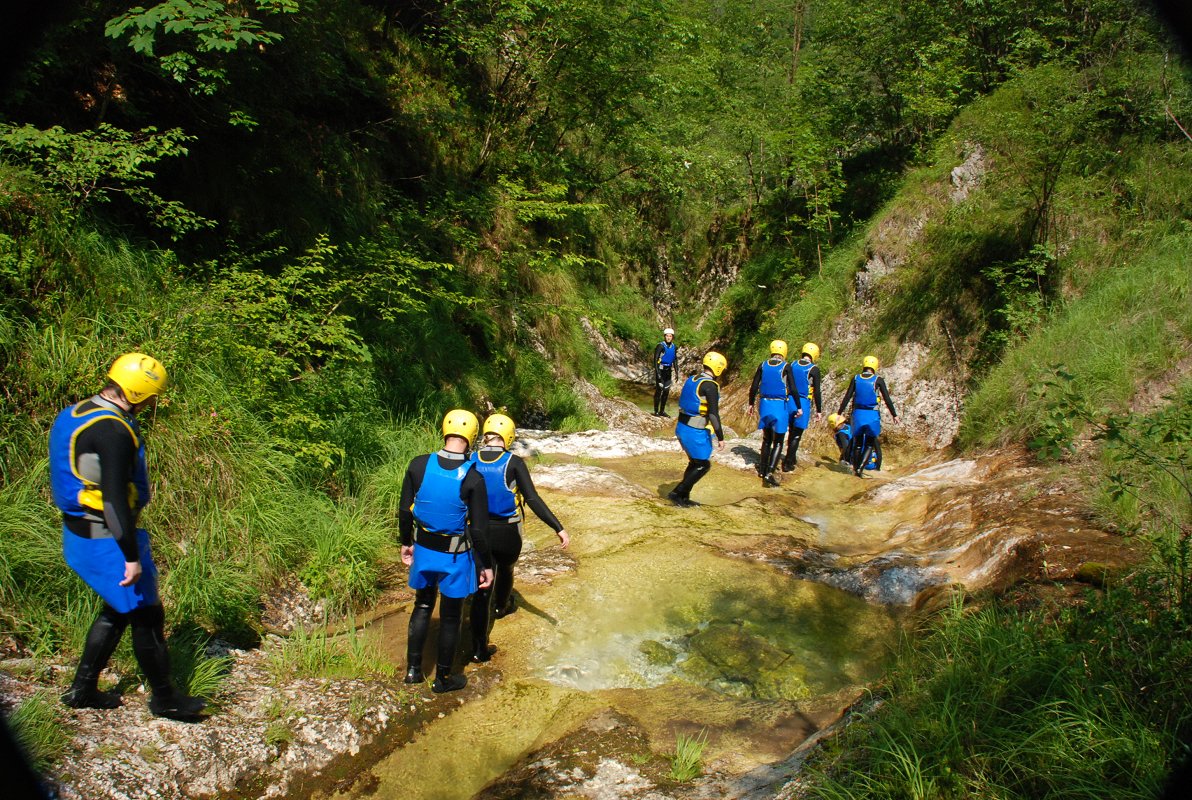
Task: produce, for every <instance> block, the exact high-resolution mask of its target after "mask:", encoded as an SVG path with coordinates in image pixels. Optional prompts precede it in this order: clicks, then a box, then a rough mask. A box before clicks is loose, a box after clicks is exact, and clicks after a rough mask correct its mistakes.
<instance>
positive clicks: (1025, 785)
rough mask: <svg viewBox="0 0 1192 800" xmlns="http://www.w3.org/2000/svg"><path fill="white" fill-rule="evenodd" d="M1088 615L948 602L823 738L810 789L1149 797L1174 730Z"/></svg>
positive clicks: (828, 794)
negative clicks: (857, 713)
mask: <svg viewBox="0 0 1192 800" xmlns="http://www.w3.org/2000/svg"><path fill="white" fill-rule="evenodd" d="M1117 610H1118V611H1123V610H1126V611H1130V612H1135V613H1136V612H1137V611H1138V609H1137V608H1135V609H1121V608H1119V609H1117ZM1096 613H1097V609H1094V611H1093V612H1092V615H1091V616H1090V614H1089V612H1085V611H1083V610H1075V611H1073V612H1071V613H1070V614H1069V615H1068V616H1066V617H1065V618H1062V619H1050V618H1048V617H1047V616H1046V615H1044V614H1041V613H1020V612H1016V611H1014V610H1012V609H1006V608H999V607H997V606H987V607H984V608H980V609H966V608H964V607H963V605H962V604H961V603H960V602H957V603H956V604H955V605H954V606H953V607H952V608H951V609H950V610H949V611H948V612H947V613H946V614H945V615H944V616H943V617H942V618H941V619H940V620H939V621H938V622H937V624H936V625H934V626H933V632H932V633H931V634H930V635H929V636H928V637H927V638H925V639H923V640H922V641H918V642H915V643H914V644H913V645H912V644H911V643H910V642H907V643H906V646H905V647H904V648H903V651H902V653H901V654H900V657H899V661H898V664H897V665H896V666H895V667H894V668H893V669H892V670H891V672H890V674H889V677H888V682H887V683H886V684H885V685H884V686H881V687H879V689H878V691H879V693H880V694H881V695H882V696H883V697H884V698H885V700H886V702H885V704H884V705H883V706H882V707H880V708H879V709H878V710H877V711H875V712H873V713H872V714H871V715H869V716H868V717H866V718H863V719H861V720H860V721H858V722H856V723H855V724H854V725H852V726H850V727H849V728H848V729H847V730H846V732H845V733H843V734H842V735H841V736H840V738H839V740H838V741H836V742H835V743H834V744H833V745H831V747H830V753H831V755H826V756H824V757H823V758H821V760H820V761H819V762H818V763H817V765H816V767H815V768H814V769H813V770H812V772H811V773H810V774H811V778H812V790H811V792H810V794H809V796H811V797H821V798H834V799H837V798H906V797H915V798H932V797H1004V798H1012V797H1032V798H1058V797H1064V798H1089V800H1092V799H1093V798H1105V797H1113V798H1140V799H1141V798H1144V797H1153V796H1154V794H1155V792H1156V791H1157V790H1158V789H1159V787H1160V786H1161V785H1162V781H1163V779H1164V776H1165V773H1166V769H1167V764H1168V759H1169V758H1170V756H1171V753H1172V752H1173V750H1174V745H1175V742H1174V741H1173V737H1172V733H1173V731H1171V730H1164V729H1163V725H1162V724H1161V721H1160V720H1159V719H1158V718H1157V717H1156V715H1155V714H1154V713H1153V710H1152V709H1150V708H1148V707H1147V705H1148V703H1147V700H1146V699H1145V698H1144V697H1143V695H1142V694H1141V693H1140V690H1141V689H1142V687H1141V686H1131V685H1129V682H1128V679H1127V680H1123V677H1124V676H1122V675H1120V674H1115V672H1114V671H1115V669H1118V668H1120V667H1121V666H1122V665H1121V664H1120V663H1119V664H1111V663H1108V660H1107V659H1105V658H1104V657H1103V654H1101V653H1100V652H1098V651H1099V650H1100V648H1101V646H1102V644H1101V642H1099V641H1096V640H1089V639H1086V638H1085V636H1087V635H1088V634H1089V633H1093V632H1094V631H1096V630H1099V629H1101V626H1102V625H1106V622H1105V621H1104V620H1099V619H1097V618H1096V616H1095V614H1096ZM1101 632H1102V633H1108V631H1105V630H1103V629H1101ZM1171 653H1176V648H1171V649H1169V654H1171ZM1187 658H1188V653H1186V652H1185V653H1182V654H1179V653H1176V658H1175V661H1169V662H1168V664H1167V666H1169V667H1172V668H1177V667H1178V666H1180V665H1181V664H1183V665H1184V666H1186V664H1187ZM1180 693H1182V694H1187V690H1186V689H1184V690H1181V692H1177V693H1176V694H1177V695H1178V694H1180ZM1169 699H1170V700H1175V699H1177V697H1174V696H1171V695H1168V696H1167V697H1165V698H1164V700H1169ZM1184 699H1185V701H1186V698H1184ZM1181 713H1182V715H1183V716H1184V717H1185V718H1186V717H1187V716H1188V713H1189V712H1188V711H1187V709H1186V708H1185V710H1184V711H1183V712H1181Z"/></svg>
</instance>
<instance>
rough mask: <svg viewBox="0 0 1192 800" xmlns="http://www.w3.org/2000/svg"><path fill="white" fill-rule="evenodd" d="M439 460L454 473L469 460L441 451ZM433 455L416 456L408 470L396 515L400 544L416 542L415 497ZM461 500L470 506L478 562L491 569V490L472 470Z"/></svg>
mask: <svg viewBox="0 0 1192 800" xmlns="http://www.w3.org/2000/svg"><path fill="white" fill-rule="evenodd" d="M434 455H435V457H436V458H438V459H439V466H440V467H442V468H443V469H447V470H453V469H455V468H456V467H458V466H459V464H460V461H462V460H464V459H466V458H467V455H466V454H463V453H447V452H446V451H445V450H440V451H439V452H438V453H436V454H434ZM430 456H431V454H430V453H425V454H423V455H420V456H415V457H414V458H413V459H412V460H411V461H410V465H409V466H408V467H406V474H405V477H404V478H403V479H402V482H401V506H400V507H399V508H398V512H397V528H398V531H399V532H400V533H401V543H402V545H404V546H407V547H408V546H409V545H412V544H413V543H414V510H413V509H414V496H415V495H417V494H418V489H419V488H421V487H422V477H423V476H424V475H425V474H426V461H427V459H429V458H430ZM459 499H460V500H463V501H464V505H466V506H467V507H468V535H469V536H470V537H471V540H472V547H473V549H474V550H475V554H476V561H477V562H478V566H479V568H480V569H489V568H491V567H492V556H491V554H490V552H489V542H488V491H487V490H486V489H485V487H484V478H483V477H481V476H480V473H478V472H476V471H475V470H469V471H468V474H467V475H465V476H464V479H463V481H461V482H460V485H459Z"/></svg>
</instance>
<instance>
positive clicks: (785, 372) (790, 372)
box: [782, 364, 799, 397]
mask: <svg viewBox="0 0 1192 800" xmlns="http://www.w3.org/2000/svg"><path fill="white" fill-rule="evenodd" d="M782 379H783V380H784V381H785V382H786V393H787V394H788V395H790V396H791V397H798V396H799V390H798V389H796V388H795V370H794V368H793V367H791V365H790V364H787V365H786V366H785V367H783V368H782Z"/></svg>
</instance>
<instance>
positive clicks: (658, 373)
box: [654, 328, 677, 417]
mask: <svg viewBox="0 0 1192 800" xmlns="http://www.w3.org/2000/svg"><path fill="white" fill-rule="evenodd" d="M676 352H677V348H676V347H675V330H674V328H664V329H663V330H662V341H661V342H659V343H658V346H657V347H655V348H654V416H656V417H669V416H670V414H668V413H666V401H667V399H668V398H669V397H670V390H671V370H672V369H673V368H674V365H675V354H676Z"/></svg>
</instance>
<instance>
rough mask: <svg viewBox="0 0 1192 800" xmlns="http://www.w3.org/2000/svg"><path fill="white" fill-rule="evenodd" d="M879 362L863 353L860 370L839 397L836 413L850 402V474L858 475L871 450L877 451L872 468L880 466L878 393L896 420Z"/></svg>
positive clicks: (874, 357) (872, 451)
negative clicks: (879, 372) (851, 413)
mask: <svg viewBox="0 0 1192 800" xmlns="http://www.w3.org/2000/svg"><path fill="white" fill-rule="evenodd" d="M880 368H881V362H880V361H878V359H877V356H865V358H864V359H862V361H861V374H860V375H854V376H853V379H852V380H851V381H849V384H848V391H846V392H845V393H844V398H843V399H842V400H841V401H840V408H839V409H838V410H837V412H836V413H838V414H843V413H844V410H845V409H846V408H848V404H849V401H850V400H851V401H852V402H853V416H852V431H853V443H852V449H851V451H850V456H849V465H850V466H851V467H852V468H853V474H854V475H856V476H857V477H858V478H860V477H861V474H862V470H863V469H865V465H866V464H867V463H868V462H869V457H870V455H871V454H873V453H875V451H876V454H877V464H876V466H875V469H881V466H882V464H881V435H882V414H881V410H880V409H879V407H878V397H879V395H880V397H881V399H882V401H883V402H885V404H886V408H888V409H890V416H891V417H892V418H893V419H894V423H895V424H897V423H898V412H897V411H895V410H894V403H893V401H891V400H890V391H889V390H888V389H887V388H886V380H885V378H883V377H882V376H880V375H878V374H877V371H878V369H880Z"/></svg>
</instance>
